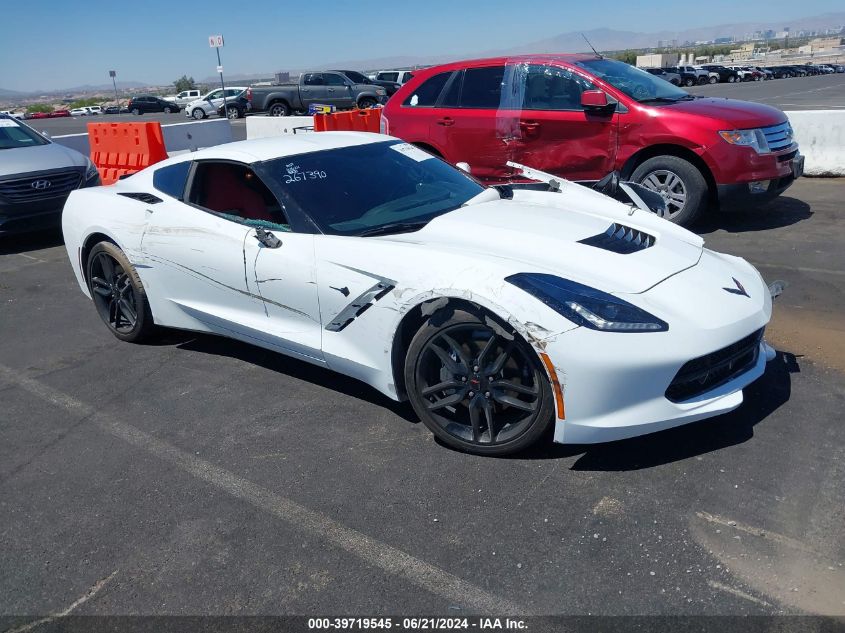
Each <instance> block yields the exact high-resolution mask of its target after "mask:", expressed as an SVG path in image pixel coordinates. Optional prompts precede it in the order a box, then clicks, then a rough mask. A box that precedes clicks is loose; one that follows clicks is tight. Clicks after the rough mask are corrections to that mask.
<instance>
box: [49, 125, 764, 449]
mask: <svg viewBox="0 0 845 633" xmlns="http://www.w3.org/2000/svg"><path fill="white" fill-rule="evenodd" d="M525 173H526V174H529V173H530V170H528V169H526V170H525ZM540 188H542V187H536V186H535V187H534V188H524V189H521V188H517V187H498V188H485V187H484V186H482V185H480V184H478V183H477V182H476V181H475V180H474V179H473V178H472V177H471V176H469V175H468V174H466V173H464V172H463V171H460V170H458V169H455V168H453V167H451V166H450V165H448V164H447V163H445V162H443V161H442V160H440V159H438V158H435V157H433V156H431V155H429V154H427V153H425V152H423V151H422V150H419V149H417V148H416V147H413V146H411V145H408V144H406V143H404V142H402V141H400V140H398V139H394V138H391V137H386V136H382V135H377V134H366V133H355V132H326V133H319V134H306V135H297V136H288V137H284V138H268V139H261V140H252V141H243V142H237V143H230V144H227V145H222V146H218V147H213V148H210V149H206V150H202V151H199V152H195V153H191V154H186V155H182V156H178V157H175V158H171V159H168V160H166V161H164V162H161V163H158V164H156V165H153V166H152V167H149V168H148V169H145V170H143V171H141V172H139V173H137V174H135V175H133V176H131V177H129V178H126V179H124V180H121V181H119V182H118V183H116V184H115V185H113V186H109V187H97V188H93V189H84V190H79V191H75V192H73V193H72V194H71V196H70V198H69V200H68V202H67V205H66V206H65V209H64V215H63V229H64V236H65V244H66V245H67V250H68V254H69V255H70V261H71V262H72V265H73V269H74V272H75V273H76V277H77V279H78V281H79V284H80V286H81V288H82V291H83V292H84V293H85V294H86V295H88V296H89V297H91V298H92V299H93V302H94V305H95V306H96V309H97V311H98V312H99V314H100V316H101V317H102V319H103V321H104V322H105V323H106V325H107V326H108V327H109V329H110V330H111V331H112V332H113V333H114V334H115V336H117V337H118V338H120V339H122V340H125V341H139V340H141V339H142V338H144V337H146V336H148V335H150V334H151V333H152V332H153V331H154V329H155V326H166V327H173V328H183V329H186V330H195V331H201V332H211V333H215V334H220V335H223V336H228V337H232V338H235V339H239V340H241V341H245V342H247V343H251V344H254V345H259V346H261V347H265V348H267V349H270V350H275V351H278V352H282V353H284V354H288V355H290V356H294V357H296V358H299V359H304V360H306V361H308V362H311V363H314V364H316V365H320V366H324V367H327V368H329V369H332V370H334V371H337V372H340V373H343V374H346V375H348V376H352V377H355V378H357V379H359V380H361V381H363V382H365V383H367V384H369V385H372V386H373V387H375V388H376V389H377V390H379V391H380V392H382V393H384V394H386V395H388V396H389V397H391V398H394V399H396V400H401V399H406V398H407V399H410V401H411V404H412V405H413V407H414V410H415V411H416V413H417V414H418V415H419V417H420V418H421V419H422V421H423V422H424V423H425V424H426V425H427V426H428V428H429V429H431V431H432V432H434V433H435V434H436V435H437V436H438V437H439V438H441V439H442V440H443V441H444V442H445V443H447V444H449V445H451V446H453V447H456V448H459V449H462V450H466V451H471V452H475V453H480V454H487V455H493V454H505V453H510V452H513V451H517V450H520V449H523V448H525V447H526V446H528V445H530V444H531V443H533V442H534V441H535V440H537V439H538V438H540V437H541V436H543V434H544V432H545V431H547V430H550V426H552V424H553V426H554V428H553V433H554V440H555V441H557V442H565V443H594V442H604V441H608V440H618V439H621V438H627V437H631V436H635V435H641V434H644V433H651V432H653V431H659V430H661V429H666V428H669V427H674V426H678V425H680V424H685V423H688V422H692V421H694V420H701V419H703V418H707V417H711V416H714V415H718V414H720V413H725V412H727V411H730V410H731V409H734V408H735V407H737V406H738V405H739V404H740V403H741V402H742V388H743V387H745V386H746V385H748V384H749V383H750V382H751V381H753V380H755V379H756V378H758V377H759V376H760V375H762V374H763V372H764V369H765V364H766V361H767V360H768V359H771V358H772V357H773V356H774V352H773V350H772V349H771V348H770V347H768V346H767V345H766V344H765V343H764V342H763V328H764V327H765V325H766V324H767V323H768V321H769V318H770V316H771V310H772V299H771V296H770V290H769V289H768V288H767V286H766V284H765V283H764V282H763V279H762V278H761V277H760V275H759V274H758V272H757V271H756V270H755V269H754V268H753V267H752V266H751V265H750V264H748V263H747V262H746V261H744V260H742V259H740V258H738V257H732V256H729V255H723V254H720V253H716V252H713V251H710V250H707V249H705V248H703V240H702V239H701V238H700V237H698V236H696V235H695V234H693V233H690V232H689V231H687V230H685V229H683V228H680V227H678V226H676V225H674V224H672V223H670V222H668V221H666V220H663V219H661V218H660V217H658V216H657V215H655V214H654V213H651V212H649V211H647V210H643V209H640V208H636V207H633V206H630V205H627V204H623V203H622V202H618V201H616V200H614V199H612V198H610V197H608V196H605V195H603V194H601V193H598V192H597V191H592V190H590V189H588V188H586V187H583V186H581V185H577V184H573V183H568V182H566V181H563V182H561V183H558V182H552V183H551V186H550V187H548V189H550V190H547V191H541V190H538V189H540Z"/></svg>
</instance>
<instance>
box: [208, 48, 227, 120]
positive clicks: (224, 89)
mask: <svg viewBox="0 0 845 633" xmlns="http://www.w3.org/2000/svg"><path fill="white" fill-rule="evenodd" d="M208 45H209V46H210V47H211V48H214V49H216V50H217V72H218V73H220V88H222V89H223V114H224V116H225V117H226V118H227V119H228V118H229V108H228V104H227V102H226V85H225V84H224V83H223V63H222V62H221V61H220V49H221V48H223V36H222V35H209V36H208Z"/></svg>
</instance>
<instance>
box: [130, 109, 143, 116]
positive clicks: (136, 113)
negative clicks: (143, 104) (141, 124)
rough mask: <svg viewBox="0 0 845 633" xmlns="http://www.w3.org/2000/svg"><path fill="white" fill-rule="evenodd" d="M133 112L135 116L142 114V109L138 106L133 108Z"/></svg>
mask: <svg viewBox="0 0 845 633" xmlns="http://www.w3.org/2000/svg"><path fill="white" fill-rule="evenodd" d="M132 114H134V115H135V116H141V111H140V110H139V109H138V108H132Z"/></svg>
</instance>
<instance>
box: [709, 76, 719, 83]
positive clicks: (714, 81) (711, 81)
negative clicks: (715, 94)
mask: <svg viewBox="0 0 845 633" xmlns="http://www.w3.org/2000/svg"><path fill="white" fill-rule="evenodd" d="M709 81H710V83H711V84H715V83H718V82H719V80H718V79H716V78H715V77H710V79H709Z"/></svg>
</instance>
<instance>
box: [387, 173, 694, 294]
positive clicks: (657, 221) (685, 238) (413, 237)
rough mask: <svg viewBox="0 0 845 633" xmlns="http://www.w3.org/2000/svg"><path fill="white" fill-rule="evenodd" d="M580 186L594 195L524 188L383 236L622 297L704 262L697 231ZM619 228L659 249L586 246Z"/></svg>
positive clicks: (646, 288)
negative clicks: (416, 228) (496, 261)
mask: <svg viewBox="0 0 845 633" xmlns="http://www.w3.org/2000/svg"><path fill="white" fill-rule="evenodd" d="M575 186H576V187H578V189H583V191H584V193H585V194H587V195H581V192H578V191H577V190H575V191H573V192H569V191H566V192H564V193H538V192H523V191H520V192H517V195H515V197H514V199H513V200H496V201H492V202H481V203H478V204H471V205H469V206H466V207H463V208H461V209H458V210H456V211H453V212H451V213H447V214H445V215H442V216H440V217H438V218H436V219H434V220H432V221H431V222H430V223H429V224H428V225H426V226H425V227H424V228H423V229H422V230H420V231H417V232H414V233H408V234H400V235H395V236H388V237H384V238H376V239H379V240H390V241H402V242H406V243H415V244H418V245H421V246H424V247H426V249H431V248H436V249H437V250H442V251H446V250H448V251H452V250H455V251H459V252H461V253H464V254H466V253H467V252H472V253H473V254H475V255H477V256H478V257H481V258H491V259H499V260H501V259H506V260H512V262H513V263H512V264H511V266H513V268H514V269H515V272H547V273H552V274H557V275H560V276H562V277H566V278H568V279H571V280H573V281H577V282H580V283H584V284H586V285H589V286H592V287H595V288H598V289H601V290H604V291H605V292H619V293H640V292H644V291H646V290H648V289H649V288H651V287H653V286H654V285H656V284H658V283H660V282H661V281H663V280H664V279H666V278H668V277H671V276H672V275H674V274H677V273H679V272H680V271H682V270H685V269H687V268H690V267H691V266H695V265H696V263H697V262H698V261H699V259H700V258H701V253H702V247H703V244H704V242H703V240H702V239H701V238H700V237H698V236H696V235H695V234H693V233H690V232H689V231H686V230H685V229H682V228H680V227H678V226H676V225H674V224H672V223H670V222H668V221H667V220H663V219H661V218H659V217H657V216H656V215H654V214H652V213H649V212H646V211H642V210H636V211H634V213H633V215H629V212H630V210H631V209H630V207H628V206H626V205H623V204H621V203H616V202H615V201H612V200H610V199H609V198H607V197H605V196H602V195H600V194H595V192H592V191H590V190H588V189H585V188H583V187H580V186H577V185H575ZM576 206H577V207H578V209H577V210H576V208H575V207H576ZM614 223H616V224H617V226H618V225H624V226H625V227H629V228H631V229H635V230H637V231H640V232H642V233H645V234H647V235H649V236H651V237H652V238H654V240H653V245H651V246H649V247H648V248H644V249H642V250H637V251H634V252H632V253H628V254H620V253H618V252H614V251H613V250H607V249H605V248H602V247H600V246H593V245H589V244H583V243H580V241H581V240H584V239H587V238H590V237H593V236H597V235H602V234H604V233H605V232H606V231H607V230H608V229H609V228H610V227H611V225H613V224H614ZM509 267H510V266H509Z"/></svg>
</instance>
